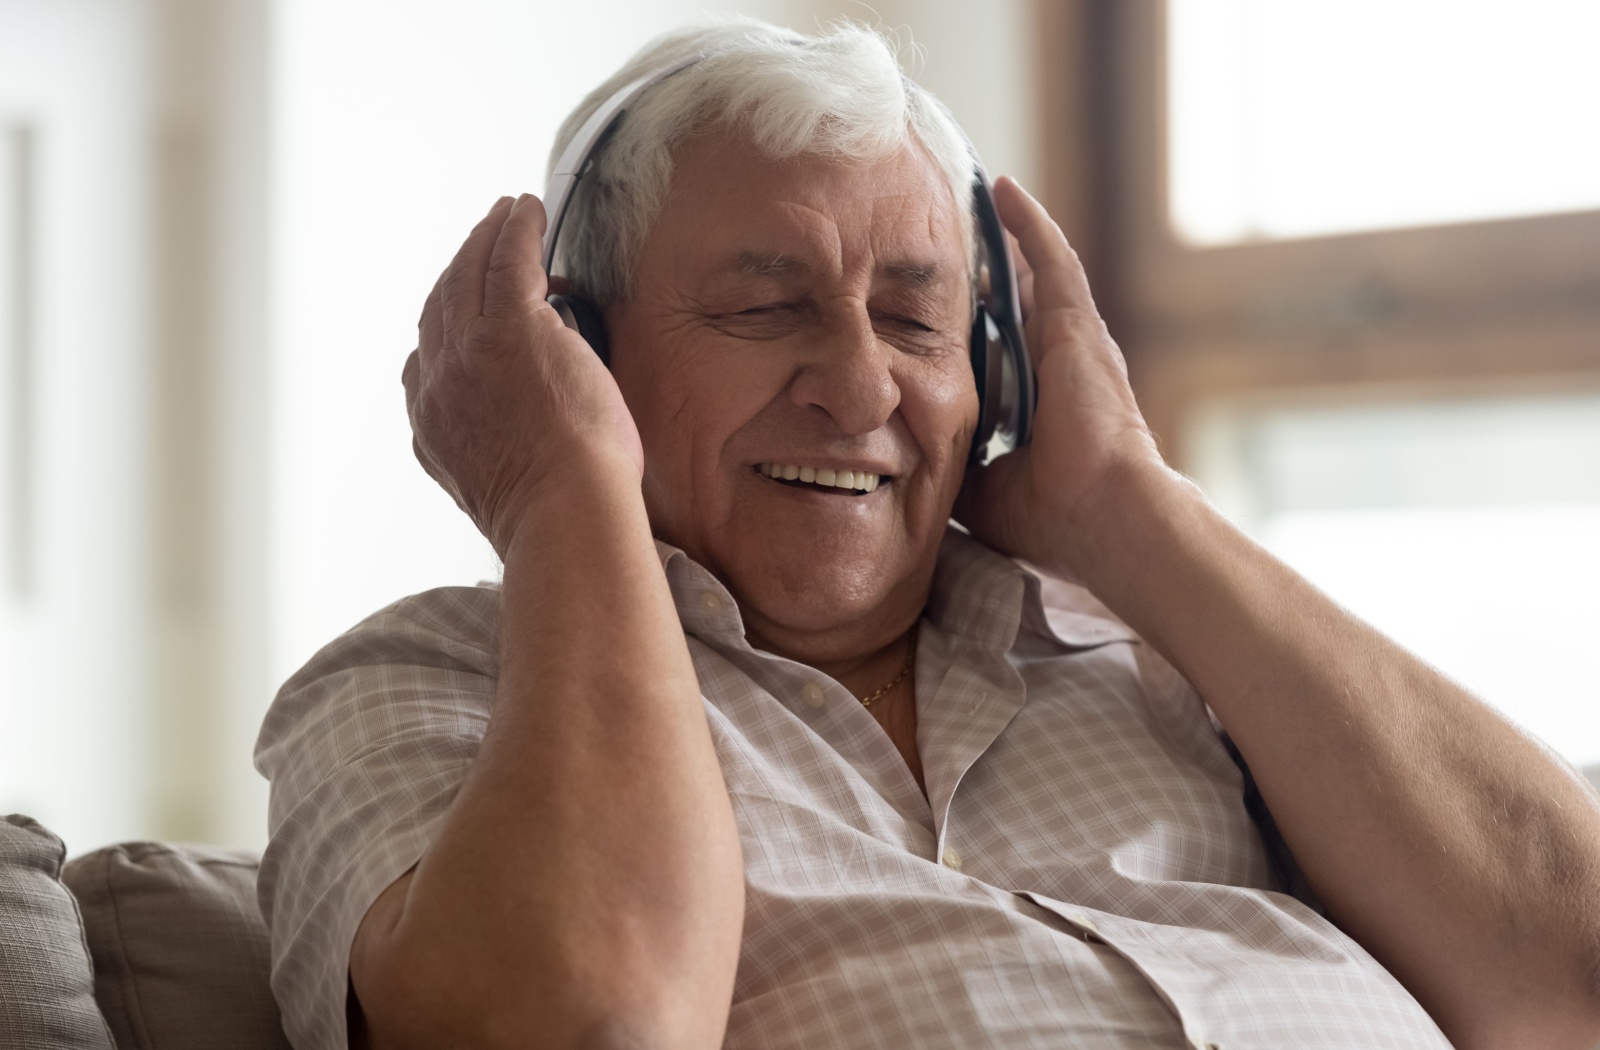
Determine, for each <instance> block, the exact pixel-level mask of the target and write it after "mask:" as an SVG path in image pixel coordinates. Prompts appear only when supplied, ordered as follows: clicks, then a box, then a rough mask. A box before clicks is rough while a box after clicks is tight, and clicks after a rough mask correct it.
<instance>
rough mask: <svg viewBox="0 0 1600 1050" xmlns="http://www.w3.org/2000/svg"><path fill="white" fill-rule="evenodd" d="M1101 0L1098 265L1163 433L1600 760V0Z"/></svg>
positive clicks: (1496, 698) (1332, 566)
mask: <svg viewBox="0 0 1600 1050" xmlns="http://www.w3.org/2000/svg"><path fill="white" fill-rule="evenodd" d="M1091 10H1093V11H1094V12H1095V13H1094V15H1093V18H1092V19H1091V22H1092V23H1093V24H1094V25H1095V26H1096V27H1097V36H1096V41H1097V42H1098V43H1099V44H1100V45H1101V46H1102V50H1103V51H1104V52H1105V56H1106V57H1104V58H1103V59H1102V60H1101V61H1100V62H1099V63H1098V65H1097V66H1096V68H1097V70H1098V72H1097V73H1096V79H1095V80H1094V81H1093V83H1094V85H1095V86H1096V87H1097V88H1098V89H1099V90H1100V91H1102V92H1103V93H1104V94H1103V97H1102V101H1101V103H1100V119H1099V120H1098V121H1092V122H1091V124H1092V125H1093V126H1094V127H1096V128H1097V129H1098V130H1097V131H1096V132H1095V133H1094V137H1093V148H1095V149H1097V150H1099V151H1101V152H1102V153H1103V154H1104V159H1103V161H1101V169H1100V171H1099V173H1098V174H1099V178H1098V180H1097V182H1096V187H1097V188H1096V190H1095V198H1096V200H1097V201H1098V203H1099V205H1100V206H1101V208H1102V209H1103V213H1104V218H1103V219H1102V222H1101V228H1100V229H1099V231H1098V237H1097V238H1095V241H1094V246H1095V247H1097V248H1098V249H1099V250H1098V251H1097V252H1095V253H1094V255H1093V256H1092V257H1091V277H1092V278H1094V280H1095V284H1096V290H1097V294H1098V296H1099V298H1100V299H1101V300H1102V302H1103V303H1104V305H1105V307H1106V309H1107V313H1108V317H1109V320H1110V321H1111V323H1112V327H1113V331H1114V332H1116V334H1117V336H1118V339H1119V341H1120V342H1121V343H1122V345H1123V348H1124V350H1125V351H1126V353H1127V355H1128V358H1129V365H1130V370H1131V371H1132V374H1133V377H1134V381H1135V386H1136V388H1137V391H1138V394H1139V397H1140V401H1141V404H1142V405H1143V406H1144V408H1145V412H1146V415H1147V417H1148V418H1149V419H1150V421H1151V423H1152V425H1153V426H1154V427H1155V429H1156V430H1157V433H1158V434H1159V436H1160V437H1161V440H1162V443H1163V447H1164V450H1165V451H1166V453H1167V455H1168V458H1169V459H1170V460H1172V461H1173V462H1174V463H1175V464H1176V465H1178V466H1179V467H1180V468H1181V469H1184V470H1185V471H1187V472H1189V473H1190V474H1191V475H1192V476H1194V477H1195V478H1196V479H1197V480H1198V481H1200V482H1201V484H1202V485H1203V486H1205V487H1206V488H1207V490H1208V492H1209V493H1210V494H1211V495H1212V497H1213V498H1214V499H1216V500H1217V501H1218V503H1219V504H1221V505H1222V506H1223V507H1224V509H1226V510H1227V511H1228V512H1229V513H1230V514H1233V515H1234V516H1235V517H1236V518H1237V519H1238V520H1239V521H1240V522H1241V524H1243V525H1244V526H1245V527H1246V528H1247V529H1248V530H1249V531H1251V532H1253V533H1254V534H1255V535H1256V536H1257V538H1259V539H1261V540H1262V541H1263V542H1265V543H1266V544H1267V545H1268V546H1269V547H1271V548H1273V549H1274V550H1276V551H1277V552H1278V553H1280V554H1281V555H1282V556H1283V557H1285V558H1286V559H1287V560H1289V561H1290V562H1291V563H1292V564H1294V565H1296V566H1297V567H1298V568H1300V569H1301V570H1302V571H1303V572H1305V573H1306V574H1307V575H1308V576H1309V577H1310V578H1312V579H1313V580H1314V581H1316V582H1317V583H1319V584H1320V585H1322V586H1323V587H1324V589H1326V590H1328V591H1329V592H1330V593H1331V594H1333V595H1334V597H1335V598H1338V599H1340V600H1341V601H1344V602H1345V603H1346V604H1347V605H1349V606H1350V607H1352V608H1353V609H1354V610H1355V611H1356V612H1357V613H1359V614H1361V615H1363V616H1364V617H1366V618H1367V619H1369V620H1371V621H1372V622H1374V623H1376V624H1377V625H1378V626H1380V627H1382V628H1384V629H1385V630H1387V631H1388V632H1389V633H1390V634H1392V635H1394V636H1395V637H1396V638H1398V639H1399V640H1400V641H1401V642H1402V643H1405V644H1407V645H1409V646H1411V647H1412V648H1414V649H1416V650H1417V651H1419V652H1420V653H1421V654H1422V655H1424V656H1425V657H1428V658H1429V659H1431V660H1432V661H1433V662H1434V663H1435V664H1437V665H1439V666H1441V667H1442V668H1443V669H1444V670H1445V671H1446V672H1448V673H1451V674H1453V675H1455V676H1456V677H1458V678H1460V679H1462V680H1463V681H1465V682H1466V684H1468V685H1469V686H1471V687H1473V688H1475V689H1476V690H1477V691H1478V692H1479V693H1480V694H1481V695H1484V696H1485V697H1486V698H1487V699H1489V700H1490V701H1491V702H1492V703H1495V704H1496V705H1498V706H1499V707H1501V708H1502V709H1503V710H1505V711H1506V712H1507V713H1508V714H1509V715H1510V716H1511V717H1512V718H1513V719H1515V720H1517V721H1519V722H1521V723H1522V724H1524V725H1525V726H1528V727H1529V728H1531V729H1533V730H1534V731H1535V732H1538V733H1539V734H1541V735H1542V736H1544V737H1545V739H1546V740H1548V741H1549V742H1550V743H1552V744H1553V745H1555V746H1556V747H1557V748H1558V749H1559V750H1561V751H1562V752H1563V753H1565V754H1566V755H1567V756H1568V757H1569V758H1571V759H1572V760H1574V761H1575V762H1578V763H1580V764H1586V765H1587V764H1594V763H1600V721H1597V720H1596V719H1594V718H1592V717H1591V716H1590V714H1589V712H1590V711H1592V710H1600V705H1597V704H1596V700H1597V699H1600V697H1597V696H1596V688H1595V687H1594V686H1593V685H1592V684H1591V683H1590V680H1589V677H1588V676H1587V674H1586V668H1585V666H1584V665H1585V653H1586V652H1587V651H1589V650H1591V649H1592V643H1591V641H1590V640H1591V639H1592V638H1593V637H1594V636H1595V631H1596V628H1597V627H1600V624H1597V622H1596V621H1595V618H1594V616H1593V614H1592V613H1590V612H1589V611H1588V610H1587V608H1586V604H1587V598H1588V595H1589V593H1590V592H1591V591H1592V590H1593V588H1595V587H1596V586H1600V569H1597V568H1596V566H1595V563H1594V562H1595V559H1594V556H1593V555H1592V554H1590V553H1589V547H1590V546H1591V544H1590V543H1588V542H1585V541H1586V538H1587V537H1591V536H1593V535H1595V534H1596V532H1595V526H1596V525H1597V524H1600V491H1597V483H1596V482H1595V480H1594V479H1596V478H1600V471H1597V470H1596V467H1597V465H1600V461H1597V460H1596V459H1595V455H1594V453H1595V450H1596V446H1597V443H1600V210H1595V209H1597V208H1600V146H1597V144H1596V143H1597V137H1596V136H1594V135H1593V134H1592V133H1591V132H1590V131H1589V130H1588V126H1589V124H1590V123H1592V118H1591V117H1590V115H1589V113H1588V111H1589V110H1590V109H1591V108H1592V100H1593V99H1594V98H1596V97H1600V71H1597V69H1596V67H1595V65H1594V63H1593V62H1592V61H1590V60H1589V56H1588V55H1587V54H1586V53H1585V51H1586V48H1587V45H1588V43H1589V42H1591V41H1593V40H1594V39H1595V38H1596V30H1597V29H1600V9H1596V8H1594V6H1593V5H1590V4H1585V3H1579V2H1575V0H1573V2H1558V0H1539V2H1534V3H1529V4H1525V5H1518V6H1517V7H1516V8H1514V9H1513V8H1508V7H1506V6H1505V5H1500V4H1494V5H1491V4H1487V3H1468V2H1456V3H1444V2H1436V0H1406V2H1403V3H1396V2H1393V0H1391V2H1389V3H1380V2H1378V0H1345V2H1341V3H1331V2H1324V0H1272V2H1270V3H1269V2H1266V0H1206V2H1204V3H1202V2H1199V0H1170V2H1167V3H1158V2H1155V0H1144V2H1139V3H1132V4H1115V5H1112V4H1106V5H1091Z"/></svg>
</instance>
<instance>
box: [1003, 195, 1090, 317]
mask: <svg viewBox="0 0 1600 1050" xmlns="http://www.w3.org/2000/svg"><path fill="white" fill-rule="evenodd" d="M994 204H995V209H996V210H997V211H998V212H999V213H1000V221H1001V222H1002V223H1004V224H1005V227H1006V229H1008V230H1010V231H1011V232H1012V233H1013V234H1015V235H1016V238H1017V245H1018V246H1019V247H1020V248H1021V249H1022V258H1023V259H1024V260H1025V261H1026V262H1027V263H1028V265H1029V267H1030V269H1031V271H1032V273H1033V299H1034V305H1035V306H1037V307H1038V309H1040V310H1052V309H1062V308H1065V309H1071V310H1085V311H1091V312H1092V311H1093V310H1094V297H1093V296H1092V295H1091V294H1090V293H1089V280H1088V278H1086V277H1085V276H1084V274H1083V265H1082V264H1081V263H1080V262H1079V261H1078V253H1077V252H1075V251H1073V250H1072V246H1071V245H1069V244H1068V243H1067V238H1066V236H1065V235H1064V234H1063V233H1062V232H1061V227H1059V226H1057V225H1056V224H1055V220H1054V219H1052V218H1050V213H1049V212H1047V211H1045V210H1044V205H1042V204H1040V203H1039V202H1038V201H1036V200H1034V199H1033V197H1032V196H1031V195H1030V194H1029V193H1028V191H1027V190H1025V189H1023V188H1022V187H1021V186H1020V185H1019V184H1018V183H1017V181H1016V180H1015V179H1012V178H1010V177H1009V176H1001V177H1000V178H999V179H997V180H996V181H995V184H994Z"/></svg>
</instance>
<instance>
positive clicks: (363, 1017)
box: [349, 935, 726, 1050]
mask: <svg viewBox="0 0 1600 1050" xmlns="http://www.w3.org/2000/svg"><path fill="white" fill-rule="evenodd" d="M449 947H458V946H449ZM514 954H515V953H506V952H503V951H501V952H496V951H493V950H489V951H484V952H480V953H474V954H473V955H472V956H471V957H464V956H463V955H461V953H459V952H452V951H449V950H448V948H447V947H446V946H443V945H437V944H425V943H419V942H416V941H412V942H409V943H408V942H407V940H406V938H405V937H404V936H403V935H401V936H394V937H392V938H390V939H388V940H387V941H386V943H384V944H383V945H382V947H381V949H380V950H372V949H371V948H370V946H369V951H368V952H367V953H366V955H365V957H364V958H362V959H361V960H360V963H359V964H358V959H357V954H356V953H354V952H352V956H351V987H350V1004H349V1005H350V1008H349V1016H350V1019H351V1032H352V1039H351V1042H350V1045H351V1047H352V1048H363V1050H434V1048H437V1047H440V1046H452V1047H462V1048H471V1050H529V1048H539V1050H545V1048H549V1050H696V1048H704V1050H711V1048H713V1047H716V1046H719V1045H721V1041H722V1035H723V1027H724V1026H725V1024H726V1014H725V1012H724V1015H723V1024H722V1025H718V1026H716V1027H715V1031H712V1030H710V1029H708V1027H707V1025H706V1021H707V1018H706V1016H705V1014H704V1013H703V1012H702V1013H701V1014H700V1015H699V1016H692V1015H689V1014H687V1013H686V1012H685V1011H684V1010H683V1009H681V1004H682V1002H683V1000H684V999H685V998H688V997H687V996H684V995H683V994H682V993H683V989H672V988H669V987H667V984H668V983H669V982H668V981H667V979H666V978H665V977H663V976H661V975H655V974H648V973H643V972H641V969H640V968H639V967H636V966H627V965H618V966H615V967H612V968H609V969H608V970H603V971H602V970H598V969H597V968H595V967H593V966H589V965H574V960H571V959H565V958H563V957H558V956H546V957H539V956H532V957H530V956H523V957H521V958H513V957H508V956H509V955H514ZM357 1032H359V1033H360V1038H359V1040H358V1039H357V1038H356V1033H357Z"/></svg>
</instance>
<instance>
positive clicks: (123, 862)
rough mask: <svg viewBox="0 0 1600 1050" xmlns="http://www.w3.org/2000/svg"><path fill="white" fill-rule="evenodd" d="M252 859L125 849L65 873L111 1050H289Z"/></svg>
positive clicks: (93, 856)
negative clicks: (114, 1049) (222, 1049)
mask: <svg viewBox="0 0 1600 1050" xmlns="http://www.w3.org/2000/svg"><path fill="white" fill-rule="evenodd" d="M257 866H258V861H257V859H256V857H255V856H253V855H252V854H249V853H246V852H243V851H240V850H228V849H221V848H218V847H213V846H172V845H166V844H162V843H156V842H134V843H124V844H122V845H117V846H108V847H106V848H105V849H101V850H96V851H95V852H93V853H89V854H85V855H84V856H82V857H78V858H77V859H75V860H73V861H72V863H70V864H68V865H67V870H66V875H65V881H66V884H67V885H68V886H69V887H70V888H71V889H72V892H73V893H74V894H75V895H76V896H77V898H78V903H79V905H80V906H81V907H82V909H83V922H84V928H85V929H86V930H87V931H88V935H89V948H90V951H91V952H92V953H93V955H94V959H95V986H96V988H95V994H96V996H97V997H98V998H99V1000H100V1008H101V1010H103V1011H104V1013H105V1017H106V1020H107V1021H108V1022H109V1023H110V1025H111V1030H112V1032H113V1033H114V1034H115V1036H116V1040H117V1046H118V1047H120V1048H122V1050H191V1048H192V1050H200V1048H211V1047H221V1046H225V1047H230V1048H233V1050H288V1048H289V1042H288V1040H287V1039H286V1038H285V1037H284V1034H283V1025H282V1022H281V1020H280V1018H279V1016H278V1006H277V1003H276V1002H275V1001H274V1000H273V998H272V990H271V987H270V985H269V980H270V972H271V958H270V947H269V941H268V936H267V927H266V924H265V923H264V922H263V921H262V919H261V911H260V908H259V907H258V905H257V904H256V868H257Z"/></svg>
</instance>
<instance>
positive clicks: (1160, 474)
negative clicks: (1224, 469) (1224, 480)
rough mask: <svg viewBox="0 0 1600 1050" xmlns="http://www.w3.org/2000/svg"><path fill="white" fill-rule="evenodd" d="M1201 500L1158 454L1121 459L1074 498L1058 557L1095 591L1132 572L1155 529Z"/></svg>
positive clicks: (1196, 490)
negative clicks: (1089, 487) (1087, 489)
mask: <svg viewBox="0 0 1600 1050" xmlns="http://www.w3.org/2000/svg"><path fill="white" fill-rule="evenodd" d="M1204 504H1205V496H1204V495H1203V494H1202V493H1201V492H1200V489H1199V488H1198V487H1196V486H1195V484H1194V483H1193V482H1191V481H1190V480H1189V479H1188V478H1186V477H1184V476H1183V475H1182V474H1180V473H1178V472H1177V471H1175V470H1173V469H1172V468H1171V467H1169V466H1167V465H1166V463H1165V462H1163V461H1162V460H1161V459H1160V458H1158V457H1151V458H1146V457H1137V458H1130V459H1126V460H1120V461H1118V462H1117V463H1115V464H1113V465H1111V466H1109V467H1107V469H1106V470H1104V471H1102V472H1101V474H1100V477H1099V479H1098V480H1097V482H1096V484H1095V485H1094V486H1093V487H1092V488H1091V489H1090V490H1089V491H1087V492H1086V493H1085V494H1084V495H1083V497H1082V498H1080V499H1079V500H1078V502H1077V503H1076V505H1075V506H1074V508H1073V512H1072V513H1071V514H1070V515H1069V517H1068V519H1067V521H1066V522H1065V528H1063V530H1062V533H1061V543H1060V545H1059V553H1058V559H1057V560H1058V562H1059V564H1060V566H1061V567H1062V568H1066V569H1068V570H1069V571H1070V572H1071V574H1072V575H1074V576H1076V577H1077V578H1078V579H1080V580H1082V581H1083V582H1084V584H1085V585H1087V586H1088V587H1089V588H1090V589H1091V590H1094V591H1096V592H1097V593H1098V592H1099V591H1100V590H1101V589H1103V588H1104V587H1105V586H1106V584H1107V583H1108V582H1109V581H1108V579H1107V578H1108V577H1109V578H1110V579H1111V580H1115V579H1116V578H1119V577H1121V576H1123V575H1125V574H1127V573H1129V572H1136V571H1138V569H1139V566H1140V565H1141V564H1144V563H1145V562H1146V552H1147V550H1148V547H1149V545H1150V544H1153V543H1161V542H1164V541H1163V540H1161V538H1160V537H1159V535H1158V534H1159V533H1160V532H1161V531H1162V530H1163V529H1165V528H1168V527H1169V526H1170V525H1171V524H1172V523H1173V522H1175V521H1176V520H1178V519H1179V518H1181V517H1184V516H1187V515H1188V514H1190V513H1192V512H1193V510H1194V509H1195V508H1196V507H1197V506H1199V505H1204Z"/></svg>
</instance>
